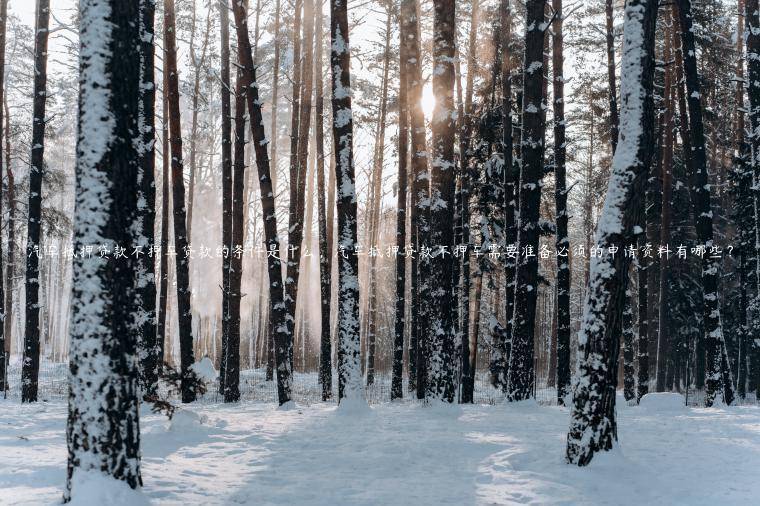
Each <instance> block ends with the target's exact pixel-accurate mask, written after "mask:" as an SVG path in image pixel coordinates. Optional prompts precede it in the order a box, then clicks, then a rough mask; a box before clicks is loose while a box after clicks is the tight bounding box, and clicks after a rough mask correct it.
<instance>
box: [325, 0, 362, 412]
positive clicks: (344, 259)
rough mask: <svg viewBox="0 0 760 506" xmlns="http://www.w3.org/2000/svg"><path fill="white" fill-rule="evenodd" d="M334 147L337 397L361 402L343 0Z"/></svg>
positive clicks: (335, 6)
mask: <svg viewBox="0 0 760 506" xmlns="http://www.w3.org/2000/svg"><path fill="white" fill-rule="evenodd" d="M330 40H331V42H332V43H331V46H330V47H331V52H330V64H331V67H332V110H333V121H332V126H333V152H334V153H335V174H336V182H337V190H338V195H337V200H338V245H339V248H340V250H341V252H340V253H339V256H338V276H339V278H338V398H339V399H340V401H339V402H344V401H350V402H364V401H363V399H364V391H363V387H362V377H361V356H360V342H359V277H358V276H359V265H358V264H359V262H358V257H357V256H356V255H355V254H354V250H355V246H356V245H357V235H356V190H355V177H354V174H355V171H354V154H353V137H354V134H353V116H352V112H351V63H350V57H351V55H350V50H349V42H348V8H347V0H330Z"/></svg>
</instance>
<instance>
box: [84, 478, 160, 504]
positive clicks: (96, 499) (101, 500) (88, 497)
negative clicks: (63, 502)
mask: <svg viewBox="0 0 760 506" xmlns="http://www.w3.org/2000/svg"><path fill="white" fill-rule="evenodd" d="M71 491H72V500H71V502H69V504H70V505H71V506H91V505H93V504H107V505H108V506H143V505H148V504H150V502H149V501H148V499H147V498H146V497H145V496H144V495H143V494H142V493H141V492H140V491H138V490H132V489H131V488H129V485H127V484H126V483H124V482H123V481H120V480H115V479H113V478H111V477H108V476H106V475H105V474H103V473H100V472H98V471H88V472H79V473H77V474H76V475H75V476H74V479H73V481H72V489H71Z"/></svg>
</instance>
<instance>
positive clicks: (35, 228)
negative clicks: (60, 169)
mask: <svg viewBox="0 0 760 506" xmlns="http://www.w3.org/2000/svg"><path fill="white" fill-rule="evenodd" d="M49 22H50V1H49V0H38V2H37V14H36V21H35V31H34V33H35V37H34V69H35V71H34V101H33V111H32V153H31V159H30V161H31V163H30V168H29V204H28V208H27V239H26V320H25V322H26V323H25V327H26V328H25V330H24V362H23V366H22V369H21V382H22V386H21V400H22V402H37V385H38V381H39V374H40V297H39V290H40V234H41V232H42V177H43V174H44V172H45V123H46V121H45V105H46V102H47V89H46V88H47V46H48V32H49V30H48V25H49Z"/></svg>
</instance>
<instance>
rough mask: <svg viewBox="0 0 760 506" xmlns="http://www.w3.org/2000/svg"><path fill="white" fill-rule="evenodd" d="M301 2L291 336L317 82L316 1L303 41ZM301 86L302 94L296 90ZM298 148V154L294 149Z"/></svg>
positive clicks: (288, 283) (307, 5) (308, 0)
mask: <svg viewBox="0 0 760 506" xmlns="http://www.w3.org/2000/svg"><path fill="white" fill-rule="evenodd" d="M300 3H301V0H297V1H296V24H295V26H296V32H295V35H294V36H295V37H296V38H298V41H297V42H296V46H298V45H300V44H301V43H303V47H304V54H303V58H302V61H303V68H302V69H301V70H298V68H299V65H300V60H299V56H298V53H294V54H296V57H295V64H296V70H295V77H294V80H293V86H294V91H293V111H294V113H293V114H294V116H295V114H296V113H298V115H299V117H298V119H296V118H295V117H294V119H293V125H292V126H293V127H294V129H293V131H292V133H291V135H292V136H293V137H291V139H292V140H291V162H290V197H291V202H290V215H289V216H290V219H289V223H288V266H287V276H286V277H285V288H286V290H287V303H288V315H289V316H288V327H289V331H290V335H294V330H295V323H296V300H297V295H298V280H299V278H300V272H301V250H302V246H303V244H302V243H303V227H304V223H303V215H304V208H305V198H306V176H307V172H308V169H307V158H308V153H309V126H310V125H309V123H310V121H311V95H312V83H313V68H314V67H313V64H314V44H313V35H314V0H305V1H304V2H303V5H304V18H303V19H304V23H303V40H302V41H301V40H300V37H299V35H298V29H297V28H298V26H299V25H300V22H299V21H300V12H299V9H300V5H299V4H300ZM297 86H300V92H297V91H296V87H297ZM293 148H295V151H294V150H293ZM289 353H290V356H291V362H292V360H293V358H292V357H293V350H292V344H291V349H290V350H289Z"/></svg>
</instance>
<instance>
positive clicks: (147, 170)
mask: <svg viewBox="0 0 760 506" xmlns="http://www.w3.org/2000/svg"><path fill="white" fill-rule="evenodd" d="M155 14H156V1H155V0H140V102H139V107H140V110H139V113H140V114H139V116H138V128H139V132H140V137H139V141H138V145H137V154H138V157H139V159H138V164H139V166H140V169H139V172H138V186H139V192H140V193H139V200H138V208H137V213H138V214H137V219H138V223H139V231H138V232H137V234H136V237H135V239H134V241H135V246H136V247H139V248H142V254H141V255H137V257H136V260H137V263H138V265H137V269H138V278H137V283H138V284H137V288H138V290H137V292H138V295H139V300H140V308H139V313H138V315H137V322H136V323H137V325H138V326H139V329H140V335H139V342H138V346H139V354H140V383H141V387H142V391H143V396H145V397H147V398H150V397H154V396H155V395H156V394H157V392H158V373H159V366H160V362H159V357H160V354H159V346H158V344H157V341H158V339H157V333H156V331H157V321H156V262H155V261H154V258H153V254H152V251H151V250H152V249H153V245H154V228H155V224H156V176H155V164H156V149H155V137H156V83H155V75H154V74H155V71H154V65H155V64H154V58H155V35H154V20H155Z"/></svg>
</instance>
